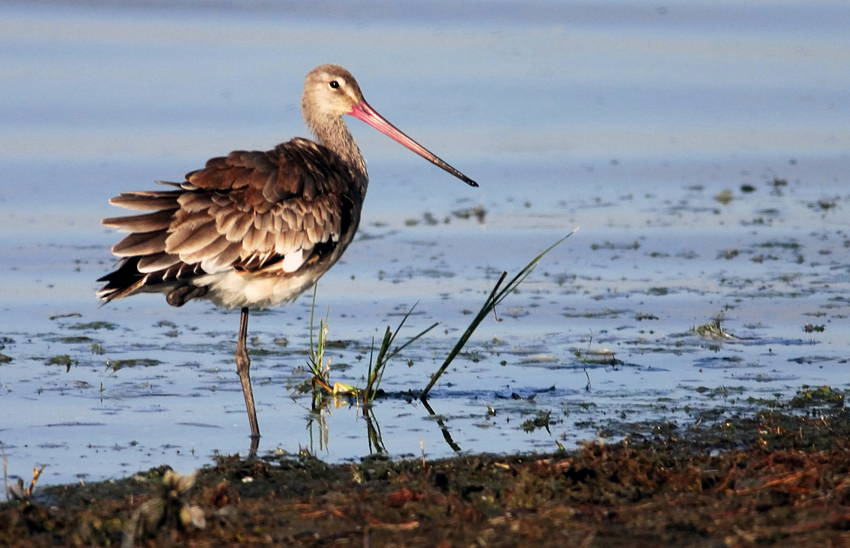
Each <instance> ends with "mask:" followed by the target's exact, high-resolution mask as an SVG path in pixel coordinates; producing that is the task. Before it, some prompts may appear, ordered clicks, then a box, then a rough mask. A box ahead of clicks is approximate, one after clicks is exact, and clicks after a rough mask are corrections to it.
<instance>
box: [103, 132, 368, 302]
mask: <svg viewBox="0 0 850 548" xmlns="http://www.w3.org/2000/svg"><path fill="white" fill-rule="evenodd" d="M355 177H356V176H355V175H354V174H353V173H352V172H351V171H350V170H349V169H348V168H347V167H346V166H345V164H344V163H343V162H342V161H341V160H340V159H339V158H338V157H337V156H336V155H335V154H334V153H332V152H330V151H329V150H328V149H326V148H324V147H322V146H320V145H316V144H315V143H313V142H311V141H307V140H304V139H293V140H292V141H289V142H287V143H284V144H282V145H279V146H278V147H276V148H275V149H274V150H271V151H268V152H258V151H235V152H231V153H230V154H229V155H228V156H226V157H219V158H213V159H211V160H209V161H208V162H207V163H206V166H205V167H204V168H203V169H200V170H197V171H193V172H191V173H189V174H187V175H186V182H184V183H166V184H171V185H173V186H177V187H179V188H181V189H182V190H171V191H143V192H128V193H123V194H121V195H120V196H118V197H117V198H113V199H112V200H111V203H113V204H115V205H119V206H121V207H125V208H128V209H141V210H148V211H150V210H153V212H152V213H146V214H142V215H134V216H128V217H116V218H110V219H105V220H104V221H103V222H104V224H106V225H108V226H113V227H116V228H118V229H120V230H124V231H127V232H130V233H131V234H129V235H128V236H127V237H126V238H124V239H123V240H122V241H121V242H119V243H118V244H116V246H115V247H114V248H113V252H114V253H115V254H116V255H119V256H122V257H124V259H123V260H122V262H121V263H120V264H119V267H118V269H117V270H116V271H114V272H112V273H110V274H108V275H106V276H104V277H103V278H101V279H100V280H99V281H104V282H107V285H106V286H105V287H104V288H103V289H101V291H99V292H98V295H99V296H100V297H101V298H102V299H104V300H107V301H108V300H112V299H116V298H120V297H124V296H128V295H131V294H133V293H135V292H137V291H145V290H154V291H155V290H158V289H162V290H169V289H170V288H173V287H176V286H180V285H181V284H185V283H188V282H190V281H191V279H192V278H194V277H197V276H200V275H203V274H205V273H213V272H217V271H222V270H224V269H228V268H234V269H237V270H239V271H242V272H252V271H259V270H267V269H269V268H270V267H272V266H273V265H276V264H281V265H285V266H284V267H278V268H289V270H287V271H286V272H292V271H294V270H292V269H293V268H295V269H296V270H297V268H301V266H302V263H301V262H302V261H303V263H304V264H313V263H315V262H316V261H318V260H319V259H320V258H321V256H325V255H329V254H331V253H334V249H335V247H336V244H337V242H339V241H340V238H341V236H342V235H344V234H348V233H351V234H353V230H356V228H357V227H356V225H357V223H358V221H359V209H358V208H356V207H355V206H354V204H357V203H361V201H362V200H361V198H359V197H358V196H356V195H355V194H356V193H359V192H360V190H359V189H360V186H359V185H358V184H357V183H358V182H357V181H356V179H355ZM348 240H350V238H348V239H345V243H347V242H348ZM337 251H338V252H337V253H335V257H336V258H338V255H339V253H340V252H341V250H337ZM289 254H296V255H293V257H292V258H291V259H294V260H289V261H286V262H285V263H284V259H285V258H286V257H287V256H288V255H289ZM334 260H335V259H334ZM286 272H283V271H282V270H281V272H280V275H286ZM181 304H182V303H181Z"/></svg>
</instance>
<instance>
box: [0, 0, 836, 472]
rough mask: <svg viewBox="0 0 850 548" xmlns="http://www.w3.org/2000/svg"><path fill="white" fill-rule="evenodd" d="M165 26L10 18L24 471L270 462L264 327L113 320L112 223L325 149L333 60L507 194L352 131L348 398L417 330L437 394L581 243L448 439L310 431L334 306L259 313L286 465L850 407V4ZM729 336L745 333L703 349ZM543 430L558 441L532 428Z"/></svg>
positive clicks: (416, 11)
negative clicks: (251, 448)
mask: <svg viewBox="0 0 850 548" xmlns="http://www.w3.org/2000/svg"><path fill="white" fill-rule="evenodd" d="M143 4H144V5H141V4H139V6H137V7H132V5H131V4H130V6H131V7H122V8H118V7H115V6H112V5H110V4H109V3H108V2H91V3H81V4H79V6H78V7H75V8H68V7H65V4H61V5H60V4H55V5H54V4H52V3H49V2H45V3H27V4H20V5H17V4H14V3H7V4H4V5H3V6H2V7H0V59H2V63H0V66H2V67H3V69H2V73H1V74H0V94H2V96H3V97H4V101H3V102H2V104H0V144H2V146H0V166H2V168H3V169H2V173H3V176H2V177H0V268H2V276H3V278H2V279H3V284H2V286H1V287H0V310H2V314H0V336H2V337H3V339H2V341H0V345H2V346H3V348H0V353H2V354H3V355H5V356H8V357H10V358H11V361H9V362H8V363H5V364H2V365H0V417H2V423H0V442H2V444H3V449H4V451H5V454H6V456H7V457H8V459H9V472H10V474H11V475H12V476H15V475H20V476H24V477H26V476H27V475H28V470H29V468H30V467H31V466H33V465H35V464H47V465H48V468H47V469H46V470H45V475H44V477H43V480H42V481H47V482H52V483H58V482H68V481H76V480H77V478H79V479H82V480H84V481H90V480H96V479H103V478H109V477H118V476H123V475H126V474H131V473H133V472H135V471H137V470H139V469H144V468H148V467H150V466H155V465H159V464H163V463H167V464H170V465H172V466H173V467H175V468H176V469H178V470H181V471H187V470H189V469H191V468H193V467H197V466H200V465H203V464H205V463H207V462H209V461H210V457H211V455H212V454H213V453H214V452H216V451H217V452H221V453H235V452H242V453H243V454H244V453H245V452H246V451H247V449H248V425H247V420H246V417H245V412H244V403H243V401H242V395H241V391H240V388H239V384H238V381H237V376H236V374H235V366H234V364H233V357H232V355H233V351H234V346H235V331H236V328H237V323H238V319H237V314H236V313H234V312H227V311H222V310H217V309H215V308H213V307H212V306H210V305H208V304H205V303H192V304H189V305H187V306H185V307H183V308H181V309H173V308H170V307H168V306H167V305H166V304H165V302H164V299H163V298H162V296H155V295H146V296H138V297H133V298H132V299H128V300H125V301H119V302H116V303H112V304H110V305H108V306H104V307H101V306H100V305H99V304H98V303H97V302H96V300H95V298H94V291H95V289H96V288H97V284H96V283H95V282H94V280H95V279H97V278H98V277H99V276H101V275H103V274H104V273H106V272H107V271H108V270H109V268H110V267H111V266H112V263H113V258H112V256H111V254H110V253H109V246H111V245H112V244H113V243H115V242H116V241H117V239H118V236H117V235H116V234H115V233H113V232H112V231H111V230H107V229H104V228H103V227H101V226H100V225H99V220H100V219H101V218H102V217H106V216H113V215H116V214H120V212H119V211H118V210H115V209H114V208H111V207H110V206H109V205H108V203H107V202H108V199H109V198H110V197H111V196H114V195H116V194H117V193H119V192H121V191H125V190H134V189H145V188H152V186H153V185H152V181H153V180H154V179H170V180H175V179H179V177H181V176H182V174H183V173H185V172H187V171H189V170H191V169H194V168H196V167H198V166H200V165H201V164H202V162H203V161H205V160H206V159H207V158H208V157H210V156H211V155H217V154H223V153H226V152H227V151H229V150H232V149H236V148H267V147H270V146H272V145H274V144H275V143H277V142H279V141H281V140H283V139H286V138H288V137H289V136H291V135H304V134H305V130H304V129H303V128H302V125H301V121H300V114H299V113H298V98H299V96H300V88H301V85H302V78H303V75H304V74H305V73H306V72H307V71H308V70H309V69H310V68H312V66H314V65H316V64H319V63H322V62H328V61H333V62H338V63H340V64H342V65H344V66H346V67H347V68H349V69H350V70H351V71H352V72H353V73H354V74H355V75H356V76H357V77H358V81H359V82H360V84H361V86H362V87H363V88H364V92H365V94H366V96H367V98H368V99H369V101H370V103H371V104H372V105H373V106H375V108H377V109H378V110H379V111H380V112H381V113H382V114H384V115H385V116H387V117H388V118H389V119H390V120H392V121H393V122H394V123H395V124H396V125H398V126H399V127H401V128H402V129H404V130H405V131H407V132H408V133H409V134H411V135H412V136H413V137H414V138H416V139H417V140H419V141H420V142H422V143H423V144H425V145H426V146H428V147H429V148H431V149H432V150H434V152H436V153H437V154H439V155H440V156H442V157H443V158H444V159H446V160H447V161H449V162H450V163H452V164H453V165H455V166H456V167H458V168H459V169H461V170H462V171H464V172H465V173H467V174H468V175H470V176H471V177H473V178H474V179H476V180H478V181H479V182H480V183H481V188H480V189H471V188H467V187H465V186H464V185H462V184H460V183H458V182H457V181H455V180H453V179H452V178H451V177H449V176H447V175H446V174H444V173H443V172H441V171H439V170H437V169H434V168H433V166H431V165H429V164H427V163H425V162H422V161H421V159H418V158H417V157H415V156H414V155H411V154H408V153H406V152H405V151H404V150H403V149H401V148H400V147H398V146H397V145H396V144H395V143H393V142H391V141H389V140H388V139H385V138H383V137H382V136H380V135H378V134H377V133H375V132H373V131H371V130H370V129H364V128H363V127H362V125H358V123H357V122H353V123H352V124H351V125H352V129H353V132H354V133H355V136H356V137H357V138H358V142H359V143H360V145H361V148H362V149H363V150H364V154H365V155H366V156H367V158H369V160H370V164H369V166H370V172H371V181H372V182H371V189H370V194H369V197H368V200H367V203H366V206H365V208H364V221H363V224H362V226H361V229H360V234H359V238H358V240H357V241H356V242H355V243H354V244H353V245H352V247H351V249H350V250H349V251H348V252H347V254H346V256H345V258H344V261H343V262H341V263H340V264H339V265H337V266H336V267H335V268H334V269H333V270H332V271H331V272H330V273H329V274H328V275H327V276H325V277H324V278H323V279H322V281H321V282H320V284H319V290H318V298H317V311H318V313H320V314H321V315H322V316H324V315H325V313H326V312H327V315H328V321H329V324H330V333H329V338H330V339H331V340H332V341H339V344H337V345H335V348H334V349H333V361H332V364H333V367H334V370H333V373H332V380H335V381H340V382H345V383H350V384H359V385H360V386H363V384H364V382H363V380H362V377H363V375H364V374H365V372H366V368H367V363H368V360H369V354H370V350H369V346H370V344H371V341H372V338H373V337H374V338H380V337H381V336H382V334H383V330H384V329H385V328H386V326H387V325H391V326H393V328H395V326H397V325H398V323H399V321H400V320H401V318H402V315H403V314H404V313H405V312H406V311H407V310H409V309H410V307H411V306H413V305H414V304H415V303H418V304H417V306H416V310H415V312H414V314H413V315H412V316H411V317H410V319H409V320H408V323H407V324H406V325H405V327H404V329H403V330H402V332H401V334H400V335H399V340H400V341H404V340H406V339H407V338H408V337H411V336H413V335H415V334H416V333H418V332H419V331H421V330H422V329H424V328H426V327H427V326H429V325H430V324H431V323H433V322H440V327H439V328H438V329H436V330H435V331H433V332H431V334H429V335H428V336H427V337H426V338H424V339H422V340H420V341H418V342H417V343H415V344H414V345H413V346H411V347H410V348H409V349H408V350H405V352H404V354H403V357H401V358H397V359H395V360H394V361H393V362H391V364H390V368H389V369H388V371H387V373H386V375H385V377H384V381H383V385H382V386H383V388H384V389H386V390H391V391H406V390H410V389H413V390H416V389H421V388H422V387H423V386H424V385H425V384H426V383H427V381H428V379H429V377H430V375H431V373H433V372H434V371H435V370H436V369H437V367H438V366H439V365H440V363H442V360H443V359H444V357H445V355H446V353H447V352H448V350H449V349H450V348H451V346H452V345H453V344H454V342H455V341H456V340H457V337H458V336H459V335H460V333H461V332H462V331H463V329H464V328H465V327H466V325H467V324H468V323H469V321H470V319H471V314H470V313H474V312H475V311H477V310H478V308H479V307H480V306H481V304H482V302H483V300H484V298H485V296H486V294H487V293H488V292H489V290H490V289H491V288H492V286H493V284H494V283H495V280H496V279H497V278H498V276H499V275H500V273H501V272H502V271H503V270H507V271H509V272H510V273H515V272H517V271H519V270H520V269H521V268H522V267H523V266H524V265H525V264H526V263H527V262H528V261H529V260H530V259H531V258H532V257H533V256H534V255H536V254H537V253H538V252H539V251H542V250H543V249H545V248H546V247H547V246H548V245H550V244H552V243H554V242H555V241H557V240H558V239H559V238H561V237H562V236H564V235H565V234H567V233H569V232H570V231H572V230H573V229H574V228H576V227H581V228H580V230H579V231H578V232H576V233H575V234H574V235H573V236H571V237H570V238H569V239H568V240H567V241H565V242H564V243H563V244H562V245H561V246H560V247H558V248H557V249H555V250H554V251H552V252H551V253H550V254H549V255H548V256H547V257H546V258H545V259H544V260H543V262H542V263H541V264H540V266H539V267H538V268H537V270H536V271H535V272H534V273H533V274H532V275H531V277H529V278H528V279H527V280H526V282H525V283H524V284H523V285H522V286H521V287H520V291H519V293H518V294H516V295H511V296H510V297H509V298H508V299H507V300H506V301H505V303H504V304H503V305H502V306H501V307H500V308H499V310H498V311H497V312H498V321H492V320H491V321H487V322H485V323H484V324H483V325H482V326H481V327H480V328H479V330H478V331H477V332H476V334H475V336H474V337H473V338H472V339H471V341H470V344H469V345H468V347H467V349H466V352H465V353H464V354H463V355H461V356H460V357H459V358H458V360H457V361H456V362H455V363H454V365H453V366H452V367H451V368H450V369H449V371H448V372H447V373H446V375H445V376H444V377H443V379H442V380H441V382H440V383H439V384H438V386H437V390H436V391H435V393H434V395H433V397H432V398H431V400H430V401H431V405H432V407H433V408H434V411H435V412H436V413H437V414H438V416H437V417H436V418H435V417H434V416H432V415H430V414H429V413H428V411H427V410H426V409H425V408H424V407H423V406H422V405H421V404H420V403H419V402H418V401H417V400H414V401H412V402H408V401H405V400H404V399H389V400H382V401H380V402H379V403H377V404H376V405H375V406H374V408H373V417H372V420H371V421H367V420H365V419H364V418H363V417H362V410H361V409H358V408H357V407H356V406H353V405H351V404H350V402H347V401H343V402H342V405H341V406H340V407H338V408H333V406H329V407H328V408H326V409H324V410H323V411H322V412H321V413H313V412H311V409H310V397H309V396H308V395H305V394H301V393H300V392H298V391H297V389H296V388H297V386H298V385H299V384H301V383H302V382H303V381H304V380H305V379H306V378H307V374H306V372H305V370H304V366H305V364H306V350H307V349H308V347H309V317H310V299H309V297H308V296H304V297H302V298H301V299H300V300H299V301H298V302H296V303H295V304H293V305H291V306H289V307H287V308H282V309H275V310H270V311H267V312H262V313H255V314H253V315H252V318H251V325H250V333H251V336H252V341H251V348H252V350H253V351H254V356H253V366H252V376H253V380H254V386H255V397H256V399H257V403H258V411H259V419H260V425H261V429H262V432H263V438H262V441H261V445H260V450H261V451H269V450H280V451H286V452H289V453H296V452H298V451H299V450H302V449H304V450H308V451H311V452H313V453H315V454H317V455H318V456H319V457H321V458H325V459H328V460H331V461H340V460H345V459H356V458H359V457H361V456H364V455H366V454H369V453H370V452H373V451H376V450H378V449H384V450H386V452H388V453H389V454H390V455H391V456H394V457H398V456H417V457H418V456H419V455H420V454H421V451H422V448H423V447H424V451H425V453H426V455H427V456H428V457H429V458H436V457H440V456H446V455H450V454H453V453H454V452H455V451H456V450H460V451H464V452H466V451H526V450H539V451H550V450H554V449H556V448H557V443H561V444H563V445H564V446H567V447H569V446H571V445H574V444H575V443H576V442H578V441H580V440H584V439H588V438H594V437H596V436H598V435H602V436H610V435H613V436H616V435H618V434H619V433H621V432H622V431H623V430H622V429H621V428H619V425H620V424H621V423H633V422H634V423H639V422H648V421H664V420H671V421H675V422H676V423H677V424H679V425H680V426H686V425H688V424H691V423H693V422H695V421H696V420H697V418H696V415H697V411H698V410H700V409H706V408H713V407H715V406H722V407H724V408H729V407H735V408H740V409H741V410H743V411H746V410H748V409H751V408H752V406H753V405H755V404H754V403H752V402H751V401H749V402H748V398H750V397H752V398H759V399H763V400H771V399H773V398H775V397H777V395H788V394H792V393H793V392H794V391H795V390H796V389H798V388H799V387H800V386H801V385H803V384H810V385H819V384H830V385H832V386H835V387H843V386H845V384H846V381H845V372H846V368H847V359H848V357H850V352H848V350H850V347H848V342H849V341H848V337H847V327H846V325H847V323H846V322H847V316H848V313H849V312H850V297H848V286H850V275H848V269H850V264H848V259H847V257H848V247H850V234H848V222H847V216H846V205H845V204H846V202H847V199H848V194H850V192H848V190H847V188H848V187H847V173H848V172H850V155H848V152H847V151H848V150H850V134H848V129H847V128H850V109H848V106H847V105H848V104H850V101H848V99H850V97H848V95H850V70H848V69H850V66H848V65H850V54H848V52H850V48H848V45H850V44H848V42H850V37H848V36H847V34H846V28H847V23H848V22H850V8H848V7H846V6H845V5H844V4H843V3H838V2H836V3H829V2H821V3H811V2H805V3H802V2H791V1H788V2H779V3H770V4H767V3H761V2H740V3H726V4H716V3H707V2H706V3H701V2H693V3H690V4H688V5H687V6H683V7H670V8H668V9H664V10H660V9H657V8H656V7H647V6H645V5H644V4H643V3H641V2H618V3H613V4H606V5H605V6H597V5H595V4H579V3H563V4H562V3H548V2H541V3H536V4H521V6H523V7H519V6H520V5H516V6H515V5H509V4H504V3H502V4H484V5H480V4H477V3H473V2H468V3H457V2H451V3H445V4H444V3H440V2H421V3H413V4H408V5H407V6H408V7H406V8H401V7H400V6H399V5H396V4H394V3H384V2H361V3H356V4H350V3H345V4H335V5H334V6H336V9H328V10H327V11H326V12H325V13H317V12H315V11H312V10H314V9H315V8H311V7H310V6H309V5H308V4H306V3H305V4H303V5H302V4H297V3H294V4H287V6H288V7H287V8H275V7H269V6H267V5H265V4H254V3H251V2H242V3H236V4H228V5H224V4H221V5H219V4H217V3H215V2H191V3H189V2H186V3H182V4H180V6H179V8H176V9H175V8H171V7H169V5H167V4H165V3H162V4H160V3H157V2H146V3H143ZM125 5H128V4H122V6H125ZM227 6H229V7H227ZM352 6H354V8H352ZM526 6H528V7H526ZM355 8H356V9H355ZM476 207H480V208H483V209H484V211H486V213H485V214H484V216H483V221H479V219H478V218H477V217H476V216H475V215H472V216H470V215H469V212H470V210H471V209H472V208H476ZM716 317H722V318H723V320H722V324H721V325H722V326H723V328H724V329H725V330H727V331H728V332H729V333H731V334H732V335H733V336H734V338H730V339H726V340H713V339H709V338H705V337H701V336H699V335H698V334H697V333H696V332H694V331H692V330H691V328H692V327H696V326H700V325H703V324H706V323H708V322H710V321H711V320H712V319H713V318H716ZM806 324H811V332H807V331H806V330H805V328H804V327H805V326H806ZM821 327H822V328H823V330H822V331H821V330H820V328H821ZM588 350H589V351H590V352H591V353H592V352H599V351H602V350H609V351H611V352H613V353H614V357H615V359H616V361H615V362H613V364H612V363H608V364H600V363H594V360H593V359H588V358H587V356H586V354H587V352H588ZM101 352H102V353H101ZM599 355H600V354H596V356H599ZM606 355H607V354H604V353H603V354H602V356H603V357H604V356H606ZM65 356H67V359H66V358H65ZM596 361H599V360H596ZM602 361H604V360H602ZM51 362H53V363H51ZM502 362H504V365H503V364H502ZM547 412H548V413H550V414H549V420H550V421H551V424H550V425H549V431H547V430H546V429H545V428H537V429H535V430H534V431H532V432H526V431H525V430H526V429H524V428H523V425H524V423H526V421H528V420H529V419H535V418H541V417H543V416H545V415H546V413H547ZM494 413H495V414H494ZM438 419H439V420H438ZM370 425H371V427H374V426H375V425H377V427H379V428H380V434H381V442H382V446H381V447H375V446H374V445H373V444H372V443H371V442H370V437H369V428H370ZM526 426H529V425H528V424H526ZM445 433H448V434H449V436H450V439H451V440H452V443H451V444H450V443H447V439H446V436H445V435H444V434H445Z"/></svg>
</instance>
